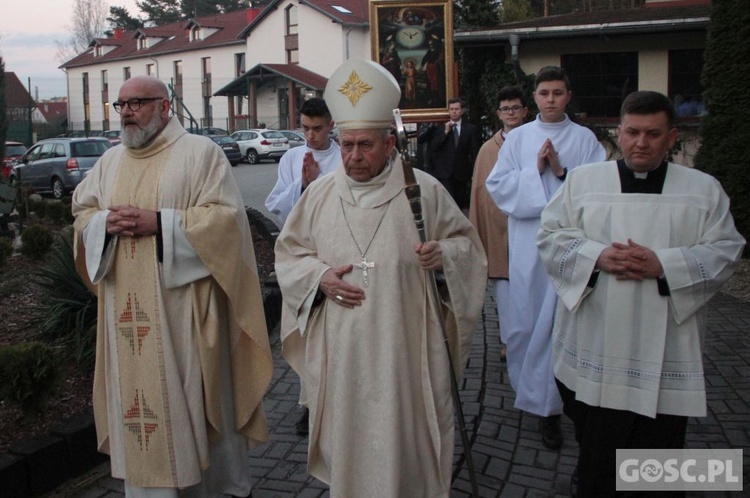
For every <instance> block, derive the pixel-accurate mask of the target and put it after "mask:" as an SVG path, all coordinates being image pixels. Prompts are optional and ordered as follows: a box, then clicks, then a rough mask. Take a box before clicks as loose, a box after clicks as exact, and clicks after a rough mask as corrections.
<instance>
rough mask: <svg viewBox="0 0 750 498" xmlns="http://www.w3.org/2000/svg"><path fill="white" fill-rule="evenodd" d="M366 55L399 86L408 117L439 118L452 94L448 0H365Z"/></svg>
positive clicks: (416, 119) (403, 110)
mask: <svg viewBox="0 0 750 498" xmlns="http://www.w3.org/2000/svg"><path fill="white" fill-rule="evenodd" d="M370 37H371V44H370V46H371V48H372V54H371V55H372V60H373V61H375V62H377V63H379V64H380V65H381V66H383V67H385V68H386V69H387V70H388V71H389V72H390V73H391V74H393V76H394V78H396V81H398V82H399V85H400V86H401V101H400V102H399V108H400V109H401V114H402V115H403V116H404V120H405V121H408V122H419V121H436V120H442V119H444V118H445V117H446V116H447V115H448V100H449V99H450V98H452V97H453V88H454V81H453V3H452V2H451V1H449V0H413V1H411V2H404V1H398V0H370Z"/></svg>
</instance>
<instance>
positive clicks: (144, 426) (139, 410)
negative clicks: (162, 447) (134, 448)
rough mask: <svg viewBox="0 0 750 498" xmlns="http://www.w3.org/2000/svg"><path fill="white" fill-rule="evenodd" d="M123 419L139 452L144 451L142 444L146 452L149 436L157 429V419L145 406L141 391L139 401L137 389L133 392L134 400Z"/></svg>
mask: <svg viewBox="0 0 750 498" xmlns="http://www.w3.org/2000/svg"><path fill="white" fill-rule="evenodd" d="M124 418H125V427H126V428H127V429H128V430H129V431H130V432H131V433H133V434H134V435H135V436H136V438H137V439H138V444H139V445H140V447H141V451H143V449H144V443H145V449H146V451H148V443H149V440H150V439H151V434H153V433H154V431H156V429H158V428H159V424H158V423H157V422H156V420H157V418H158V417H157V416H156V414H155V413H154V411H153V410H151V408H149V406H148V405H147V404H146V398H145V397H144V396H143V392H142V391H141V399H140V400H139V399H138V389H136V390H135V400H133V405H132V406H131V407H130V409H129V410H128V411H126V412H125V417H124Z"/></svg>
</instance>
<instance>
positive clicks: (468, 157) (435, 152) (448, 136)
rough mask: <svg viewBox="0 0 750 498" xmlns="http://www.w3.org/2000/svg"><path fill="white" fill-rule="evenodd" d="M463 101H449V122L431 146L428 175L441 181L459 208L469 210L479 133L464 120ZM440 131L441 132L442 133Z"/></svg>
mask: <svg viewBox="0 0 750 498" xmlns="http://www.w3.org/2000/svg"><path fill="white" fill-rule="evenodd" d="M464 109H465V108H464V102H463V101H462V100H461V98H459V97H454V98H452V99H450V100H449V101H448V116H449V117H450V120H448V121H447V122H446V123H445V125H444V127H443V129H442V130H440V131H437V130H436V133H435V134H434V136H433V138H432V142H431V143H430V152H431V156H430V157H431V159H430V171H429V172H430V173H431V174H432V175H433V176H434V177H435V178H437V179H438V180H440V182H441V183H442V184H443V185H444V186H445V188H446V189H447V190H448V192H450V194H451V195H452V196H453V199H455V201H456V204H458V207H460V208H461V209H468V207H469V195H470V191H471V175H472V172H473V169H474V160H475V159H476V157H477V153H478V152H479V147H480V146H481V143H480V140H479V130H478V129H477V127H476V126H474V125H472V124H471V123H468V122H466V120H464V119H463V114H464ZM441 131H442V133H441Z"/></svg>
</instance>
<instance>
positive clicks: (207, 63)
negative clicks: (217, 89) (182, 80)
mask: <svg viewBox="0 0 750 498" xmlns="http://www.w3.org/2000/svg"><path fill="white" fill-rule="evenodd" d="M201 81H202V89H201V95H202V96H203V118H204V123H203V124H204V126H211V125H212V124H211V93H213V92H212V89H211V58H210V57H204V58H202V59H201Z"/></svg>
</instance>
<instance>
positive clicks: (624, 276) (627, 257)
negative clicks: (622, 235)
mask: <svg viewBox="0 0 750 498" xmlns="http://www.w3.org/2000/svg"><path fill="white" fill-rule="evenodd" d="M596 268H599V269H601V270H602V271H605V272H607V273H611V274H613V275H615V278H616V279H617V280H637V281H642V280H643V279H645V278H658V277H661V276H662V275H663V274H664V268H663V267H662V265H661V262H660V261H659V258H658V257H657V256H656V253H655V252H654V251H652V250H651V249H649V248H648V247H645V246H642V245H640V244H636V243H635V242H633V241H632V240H631V239H628V243H627V244H622V243H620V242H613V243H612V245H611V246H609V247H607V248H606V249H604V250H603V251H602V252H601V254H600V255H599V258H597V260H596Z"/></svg>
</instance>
